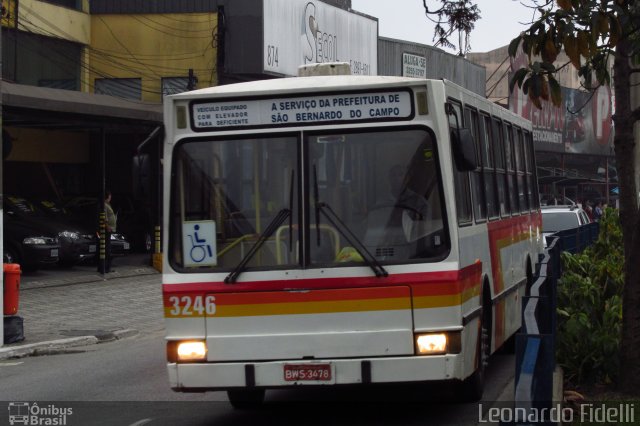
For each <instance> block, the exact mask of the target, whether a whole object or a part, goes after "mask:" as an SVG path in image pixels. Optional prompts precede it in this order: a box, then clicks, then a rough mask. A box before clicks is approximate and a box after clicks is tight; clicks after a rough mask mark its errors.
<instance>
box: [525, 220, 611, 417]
mask: <svg viewBox="0 0 640 426" xmlns="http://www.w3.org/2000/svg"><path fill="white" fill-rule="evenodd" d="M598 230H599V228H598V223H591V224H588V225H584V226H582V227H580V228H576V229H569V230H567V231H562V232H558V233H556V234H554V235H552V236H551V237H548V240H547V241H548V242H549V244H548V245H547V248H546V249H545V251H544V254H542V255H540V259H539V262H538V265H537V266H536V272H535V275H534V282H533V284H532V286H531V289H530V291H529V293H528V294H527V295H526V296H525V297H524V298H523V300H522V304H523V310H522V315H523V318H522V328H521V330H520V332H519V333H518V334H517V335H516V380H515V398H514V401H515V407H516V419H517V420H516V423H517V424H520V425H524V424H530V422H529V421H528V419H531V418H537V419H538V420H537V421H536V424H545V423H549V424H551V419H550V418H549V417H547V418H540V415H542V416H545V415H546V416H549V415H551V413H552V412H553V411H552V410H551V409H553V408H555V409H556V410H557V407H554V406H553V405H554V404H558V403H559V402H560V401H554V400H553V374H554V370H555V368H556V358H555V352H556V325H557V310H556V304H557V292H556V291H557V283H558V279H559V278H560V277H561V275H562V265H561V262H560V253H561V252H562V251H568V252H571V253H577V252H580V251H582V250H584V249H585V248H586V247H588V246H589V245H591V244H592V243H593V242H594V241H595V240H596V239H597V238H598ZM534 411H535V413H534ZM530 414H533V416H532V415H530Z"/></svg>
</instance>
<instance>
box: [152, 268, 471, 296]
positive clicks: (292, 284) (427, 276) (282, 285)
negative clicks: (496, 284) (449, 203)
mask: <svg viewBox="0 0 640 426" xmlns="http://www.w3.org/2000/svg"><path fill="white" fill-rule="evenodd" d="M472 267H475V265H472ZM459 275H460V274H459V272H458V271H438V272H416V273H410V274H393V275H390V276H388V277H383V278H377V277H338V278H307V279H294V280H286V281H283V280H277V281H275V280H274V281H246V282H237V283H234V284H225V283H224V282H219V281H218V282H214V281H212V282H195V283H184V284H163V285H162V290H163V292H165V293H184V292H208V293H211V292H214V293H238V292H243V291H247V292H250V291H278V290H303V289H304V290H314V289H331V288H345V287H381V286H386V285H411V284H427V283H439V282H440V283H441V282H448V283H451V282H456V281H457V280H458V279H459Z"/></svg>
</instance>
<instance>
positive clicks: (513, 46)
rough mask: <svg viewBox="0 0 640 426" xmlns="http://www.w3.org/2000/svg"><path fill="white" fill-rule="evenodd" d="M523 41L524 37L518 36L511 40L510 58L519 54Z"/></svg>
mask: <svg viewBox="0 0 640 426" xmlns="http://www.w3.org/2000/svg"><path fill="white" fill-rule="evenodd" d="M521 41H522V36H518V37H516V38H514V39H513V40H511V43H509V56H511V57H512V58H515V57H516V54H517V53H518V46H520V42H521Z"/></svg>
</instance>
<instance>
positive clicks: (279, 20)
mask: <svg viewBox="0 0 640 426" xmlns="http://www.w3.org/2000/svg"><path fill="white" fill-rule="evenodd" d="M263 28H264V36H263V40H264V45H263V69H264V71H265V72H272V73H277V74H281V75H286V76H295V75H297V74H298V67H299V66H301V65H306V64H313V63H324V62H348V63H349V64H350V65H351V73H352V74H357V75H377V73H378V66H377V61H378V22H377V21H376V20H373V19H370V18H366V17H364V16H360V15H356V14H354V13H350V12H347V11H346V10H343V9H340V8H337V7H334V6H330V5H328V4H326V3H323V2H320V1H308V0H264V22H263Z"/></svg>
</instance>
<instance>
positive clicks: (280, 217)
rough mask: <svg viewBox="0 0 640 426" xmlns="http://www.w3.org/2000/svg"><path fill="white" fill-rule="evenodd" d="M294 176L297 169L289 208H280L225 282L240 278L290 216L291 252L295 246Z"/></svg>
mask: <svg viewBox="0 0 640 426" xmlns="http://www.w3.org/2000/svg"><path fill="white" fill-rule="evenodd" d="M294 178H295V170H291V182H290V184H289V208H288V209H282V210H280V211H279V212H278V214H277V215H276V217H274V218H273V219H272V220H271V222H269V225H267V229H265V230H264V232H263V233H262V235H260V238H258V241H256V243H255V244H254V245H253V247H251V250H249V253H247V254H246V255H245V256H244V257H243V258H242V260H241V261H240V263H238V266H236V267H235V268H234V270H233V271H231V273H230V274H229V275H227V276H226V278H225V279H224V282H225V283H227V284H233V283H235V282H236V280H237V279H238V276H239V275H240V274H241V273H242V271H243V270H244V267H245V266H247V263H249V260H251V258H252V257H253V255H254V254H256V252H257V251H258V249H259V248H260V247H262V244H264V242H265V241H267V239H268V238H269V237H270V236H271V235H272V234H273V233H274V232H275V231H276V229H278V227H279V226H280V225H282V223H283V222H284V221H285V220H286V219H287V218H289V252H291V247H293V215H292V214H291V212H292V211H293V183H294Z"/></svg>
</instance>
